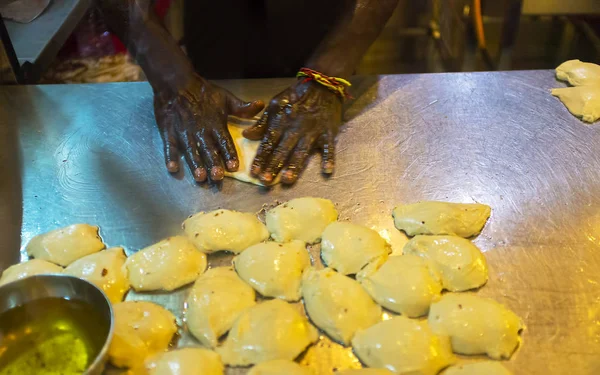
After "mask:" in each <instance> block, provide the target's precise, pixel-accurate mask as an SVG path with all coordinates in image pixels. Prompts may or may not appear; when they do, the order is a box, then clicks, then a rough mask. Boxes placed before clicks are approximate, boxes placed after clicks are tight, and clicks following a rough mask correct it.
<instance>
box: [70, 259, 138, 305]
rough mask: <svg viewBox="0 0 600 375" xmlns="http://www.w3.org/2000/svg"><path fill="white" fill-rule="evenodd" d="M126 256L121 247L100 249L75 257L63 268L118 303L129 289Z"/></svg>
mask: <svg viewBox="0 0 600 375" xmlns="http://www.w3.org/2000/svg"><path fill="white" fill-rule="evenodd" d="M126 259H127V257H126V256H125V253H124V252H123V248H121V247H113V248H111V249H108V250H105V251H100V252H97V253H94V254H90V255H86V256H84V257H83V258H80V259H77V260H76V261H75V262H73V263H71V264H70V265H68V266H67V268H65V270H64V273H65V274H67V275H71V276H75V277H79V278H80V279H84V280H87V281H89V282H91V283H92V284H94V285H96V286H97V287H98V288H100V289H102V291H103V292H104V294H106V296H107V297H108V299H109V300H110V302H111V303H118V302H121V301H122V300H123V296H124V295H125V293H127V291H128V290H129V279H128V278H127V270H126V269H125V267H123V265H124V264H125V260H126Z"/></svg>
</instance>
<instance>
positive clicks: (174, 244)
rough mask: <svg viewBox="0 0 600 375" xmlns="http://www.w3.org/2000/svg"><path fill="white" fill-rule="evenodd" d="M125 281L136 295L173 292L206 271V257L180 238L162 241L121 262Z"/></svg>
mask: <svg viewBox="0 0 600 375" xmlns="http://www.w3.org/2000/svg"><path fill="white" fill-rule="evenodd" d="M125 267H127V271H128V272H129V282H130V283H131V286H132V287H133V289H135V290H136V291H137V292H141V291H152V290H166V291H171V290H175V289H177V288H179V287H181V286H184V285H186V284H189V283H191V282H193V281H194V280H196V278H198V275H200V274H201V273H202V272H204V270H205V269H206V255H205V254H204V253H202V252H200V251H198V249H196V247H194V244H193V243H192V242H191V241H190V240H189V239H187V238H186V237H183V236H174V237H169V238H167V239H164V240H162V241H160V242H158V243H155V244H154V245H151V246H148V247H146V248H145V249H142V250H140V251H138V252H137V253H135V254H133V255H132V256H130V257H129V258H127V261H126V262H125Z"/></svg>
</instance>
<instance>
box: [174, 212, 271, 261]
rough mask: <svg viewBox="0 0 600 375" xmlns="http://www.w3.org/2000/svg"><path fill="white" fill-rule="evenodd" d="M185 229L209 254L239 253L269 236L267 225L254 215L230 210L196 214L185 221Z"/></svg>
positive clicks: (199, 246) (191, 238)
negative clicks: (223, 251) (217, 252)
mask: <svg viewBox="0 0 600 375" xmlns="http://www.w3.org/2000/svg"><path fill="white" fill-rule="evenodd" d="M183 229H184V231H185V234H186V235H187V236H188V238H189V239H190V240H191V241H192V242H193V243H194V245H196V247H197V248H198V249H199V250H200V251H202V252H204V253H207V254H210V253H214V252H215V251H220V250H225V251H231V252H234V253H236V254H239V253H241V252H242V251H244V250H246V249H247V248H249V247H250V246H252V245H256V244H257V243H259V242H262V241H265V240H266V239H267V238H269V231H268V230H267V227H266V226H265V225H264V224H263V223H261V222H260V220H258V218H257V217H256V216H255V215H253V214H250V213H246V212H237V211H230V210H216V211H211V212H200V213H197V214H195V215H194V216H192V217H190V218H188V219H187V220H186V221H184V222H183Z"/></svg>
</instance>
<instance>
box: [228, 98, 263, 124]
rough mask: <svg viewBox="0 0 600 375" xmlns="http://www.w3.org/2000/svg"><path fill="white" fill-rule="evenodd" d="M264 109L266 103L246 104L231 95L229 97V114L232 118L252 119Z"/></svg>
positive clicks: (259, 101)
mask: <svg viewBox="0 0 600 375" xmlns="http://www.w3.org/2000/svg"><path fill="white" fill-rule="evenodd" d="M263 108H265V103H264V102H263V101H262V100H255V101H253V102H245V101H243V100H242V99H240V98H238V97H237V96H235V95H233V94H231V93H228V95H227V113H228V114H229V115H231V116H237V117H242V118H252V117H254V116H256V115H257V114H258V113H259V112H260V111H262V110H263Z"/></svg>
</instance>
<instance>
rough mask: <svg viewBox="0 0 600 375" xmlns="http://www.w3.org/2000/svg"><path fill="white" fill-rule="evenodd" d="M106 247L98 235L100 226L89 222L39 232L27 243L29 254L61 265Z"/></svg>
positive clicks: (66, 264)
mask: <svg viewBox="0 0 600 375" xmlns="http://www.w3.org/2000/svg"><path fill="white" fill-rule="evenodd" d="M102 249H104V243H103V242H102V239H100V236H99V235H98V227H96V226H93V225H88V224H73V225H69V226H68V227H64V228H59V229H55V230H53V231H50V232H48V233H43V234H39V235H37V236H35V237H33V238H32V239H31V241H29V243H28V244H27V247H26V250H27V255H29V256H31V257H34V258H36V259H43V260H47V261H49V262H52V263H56V264H59V265H61V266H63V267H64V266H68V265H69V264H71V263H72V262H73V261H75V260H77V259H79V258H82V257H84V256H86V255H89V254H92V253H95V252H98V251H100V250H102Z"/></svg>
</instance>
